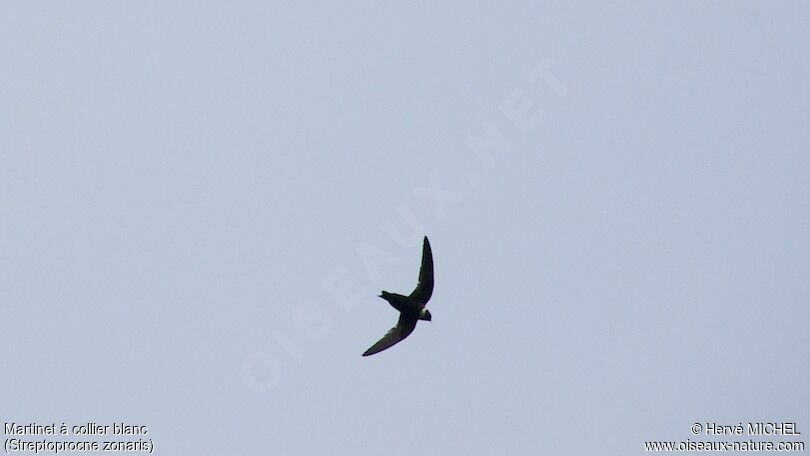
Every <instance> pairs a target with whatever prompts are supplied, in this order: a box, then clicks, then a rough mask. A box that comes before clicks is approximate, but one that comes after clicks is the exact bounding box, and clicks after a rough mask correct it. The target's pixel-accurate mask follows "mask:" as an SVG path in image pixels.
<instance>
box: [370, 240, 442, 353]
mask: <svg viewBox="0 0 810 456" xmlns="http://www.w3.org/2000/svg"><path fill="white" fill-rule="evenodd" d="M432 294H433V252H431V250H430V242H428V238H427V236H425V240H424V242H423V243H422V267H421V268H420V269H419V283H418V284H416V288H415V289H414V290H413V292H412V293H411V294H410V295H408V296H404V295H401V294H397V293H389V292H387V291H383V292H382V294H380V297H381V298H383V299H385V300H386V301H388V303H389V304H391V306H393V307H394V309H397V310H398V311H399V321H397V325H396V326H394V327H393V328H391V329H389V330H388V332H387V333H385V335H384V336H383V338H382V339H380V340H379V341H377V343H376V344H374V345H372V346H371V348H369V349H368V350H366V351H365V353H363V356H369V355H373V354H375V353H379V352H381V351H383V350H385V349H386V348H390V347H392V346H393V345H395V344H396V343H398V342H399V341H401V340H402V339H405V338H406V337H408V336H409V335H410V334H411V333H412V332H413V330H414V328H416V322H417V321H418V320H427V321H430V320H431V318H432V317H431V315H430V311H428V310H427V309H425V305H426V304H427V302H428V301H429V300H430V296H431V295H432Z"/></svg>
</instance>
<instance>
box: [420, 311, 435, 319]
mask: <svg viewBox="0 0 810 456" xmlns="http://www.w3.org/2000/svg"><path fill="white" fill-rule="evenodd" d="M419 319H420V320H427V321H431V320H432V319H433V316H432V315H430V311H429V310H427V309H422V313H421V314H420V315H419Z"/></svg>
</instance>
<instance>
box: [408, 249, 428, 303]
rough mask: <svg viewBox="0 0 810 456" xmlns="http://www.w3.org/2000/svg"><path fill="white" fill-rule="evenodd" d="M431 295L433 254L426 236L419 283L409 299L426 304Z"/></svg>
mask: <svg viewBox="0 0 810 456" xmlns="http://www.w3.org/2000/svg"><path fill="white" fill-rule="evenodd" d="M432 294H433V252H432V251H431V250H430V242H429V241H428V238H427V236H425V240H424V242H423V244H422V267H421V268H420V269H419V283H418V284H416V288H415V289H414V290H413V293H411V296H410V297H411V298H414V299H416V300H417V301H419V302H421V303H423V304H424V303H427V302H428V300H429V299H430V296H431V295H432Z"/></svg>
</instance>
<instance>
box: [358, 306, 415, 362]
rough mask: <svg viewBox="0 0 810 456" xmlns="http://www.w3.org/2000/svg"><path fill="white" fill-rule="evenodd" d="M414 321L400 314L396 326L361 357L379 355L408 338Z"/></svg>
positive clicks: (412, 318)
mask: <svg viewBox="0 0 810 456" xmlns="http://www.w3.org/2000/svg"><path fill="white" fill-rule="evenodd" d="M416 320H417V319H416V318H414V317H406V316H405V314H404V313H401V314H400V315H399V321H398V322H397V325H396V326H394V327H393V328H391V329H389V330H388V332H387V333H385V335H384V336H383V338H382V339H380V340H378V341H377V343H376V344H374V345H372V346H371V348H369V349H368V350H366V351H365V353H363V356H369V355H373V354H375V353H379V352H381V351H383V350H385V349H386V348H390V347H392V346H394V345H395V344H396V343H397V342H399V341H401V340H402V339H404V338H406V337H408V335H410V334H411V333H412V332H413V329H414V328H415V327H416Z"/></svg>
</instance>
